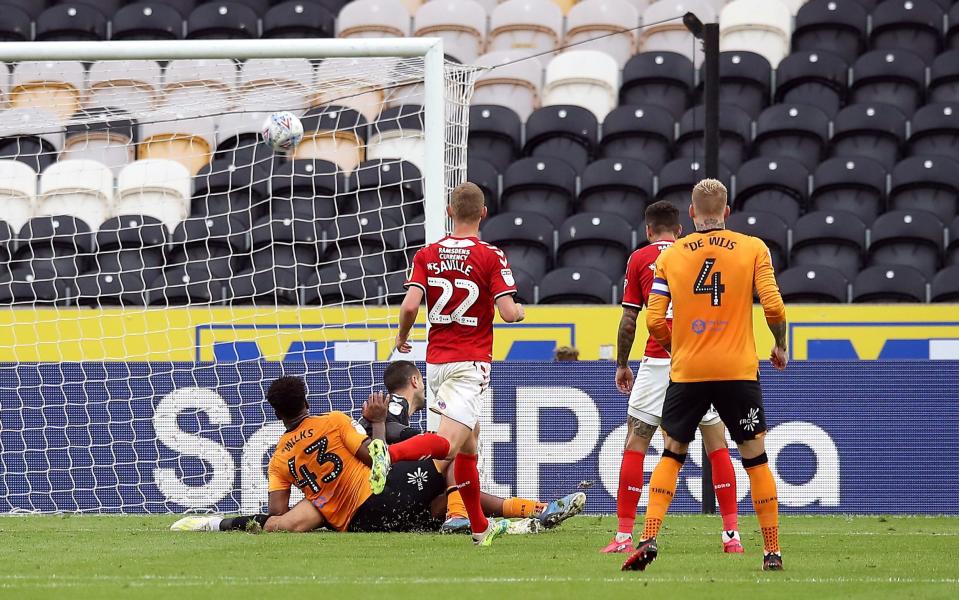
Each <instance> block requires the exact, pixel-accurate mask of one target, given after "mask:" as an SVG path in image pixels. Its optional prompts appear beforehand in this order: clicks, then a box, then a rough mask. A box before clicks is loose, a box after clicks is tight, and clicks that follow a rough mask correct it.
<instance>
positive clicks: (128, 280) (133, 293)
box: [75, 269, 163, 307]
mask: <svg viewBox="0 0 959 600" xmlns="http://www.w3.org/2000/svg"><path fill="white" fill-rule="evenodd" d="M162 274H163V270H162V269H125V270H123V271H120V272H118V273H111V272H102V271H98V270H96V269H94V271H93V272H91V273H87V274H85V275H80V276H78V277H77V278H76V281H75V284H76V296H75V301H76V303H77V304H78V305H80V306H94V307H96V306H99V307H111V306H145V305H146V303H147V291H148V288H147V282H149V281H153V280H151V279H147V277H150V276H153V277H154V278H155V277H156V276H157V275H162Z"/></svg>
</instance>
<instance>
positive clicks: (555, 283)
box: [539, 267, 613, 304]
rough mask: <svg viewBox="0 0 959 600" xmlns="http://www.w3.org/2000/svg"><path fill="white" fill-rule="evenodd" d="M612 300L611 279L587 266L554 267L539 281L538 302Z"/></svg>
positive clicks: (581, 302) (598, 301)
mask: <svg viewBox="0 0 959 600" xmlns="http://www.w3.org/2000/svg"><path fill="white" fill-rule="evenodd" d="M612 301H613V282H612V280H611V279H610V278H609V277H607V276H606V275H604V274H603V273H602V272H600V271H597V270H595V269H590V268H588V267H567V268H562V269H555V270H553V271H550V272H549V273H547V274H546V276H545V277H543V279H542V280H541V281H540V283H539V303H540V304H609V303H611V302H612Z"/></svg>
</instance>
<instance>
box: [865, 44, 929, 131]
mask: <svg viewBox="0 0 959 600" xmlns="http://www.w3.org/2000/svg"><path fill="white" fill-rule="evenodd" d="M925 80H926V64H925V63H924V62H923V60H922V58H920V57H918V56H916V55H915V54H913V53H912V52H909V51H908V50H902V49H895V50H873V51H872V52H867V53H866V54H863V55H862V56H860V57H859V59H858V60H856V62H855V64H853V66H852V87H851V89H850V96H849V99H850V101H851V102H856V103H877V102H878V103H885V104H891V105H893V106H895V107H897V108H898V109H899V110H901V111H902V112H903V113H904V114H905V115H906V116H911V115H912V113H913V112H915V110H916V108H917V107H918V106H920V105H921V104H922V100H923V95H922V90H923V87H924V86H925Z"/></svg>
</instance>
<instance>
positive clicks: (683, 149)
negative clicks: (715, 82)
mask: <svg viewBox="0 0 959 600" xmlns="http://www.w3.org/2000/svg"><path fill="white" fill-rule="evenodd" d="M705 129H706V109H705V107H704V106H702V105H700V106H696V107H693V108H690V109H689V110H687V111H686V113H685V114H683V118H682V119H680V120H679V137H677V138H676V144H675V146H674V147H675V155H676V156H677V157H680V156H685V157H690V158H699V159H702V158H703V156H704V154H705V148H704V139H705V138H704V131H705ZM751 137H752V119H751V118H750V116H749V115H748V114H747V113H746V112H745V111H743V110H741V109H739V108H738V107H736V106H723V107H722V108H721V110H720V111H719V155H720V156H721V157H722V161H723V164H724V165H726V166H727V167H729V168H730V169H736V168H738V167H739V165H741V164H742V162H743V160H744V159H745V158H746V152H747V150H748V148H749V140H750V138H751Z"/></svg>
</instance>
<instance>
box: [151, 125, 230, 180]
mask: <svg viewBox="0 0 959 600" xmlns="http://www.w3.org/2000/svg"><path fill="white" fill-rule="evenodd" d="M213 134H214V124H213V117H207V116H204V117H184V116H183V115H182V114H179V113H177V114H174V115H170V114H168V113H165V112H157V113H153V114H150V115H148V116H145V117H144V119H143V122H142V124H141V126H140V138H141V142H140V147H139V148H138V150H137V158H140V159H154V160H173V161H176V162H178V163H180V164H181V165H183V166H184V167H186V168H187V170H188V171H189V172H190V174H191V175H195V174H197V173H198V172H199V171H200V169H202V168H203V166H204V165H206V164H207V163H209V162H210V160H211V159H212V157H213V148H214V147H215V141H214V137H213Z"/></svg>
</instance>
